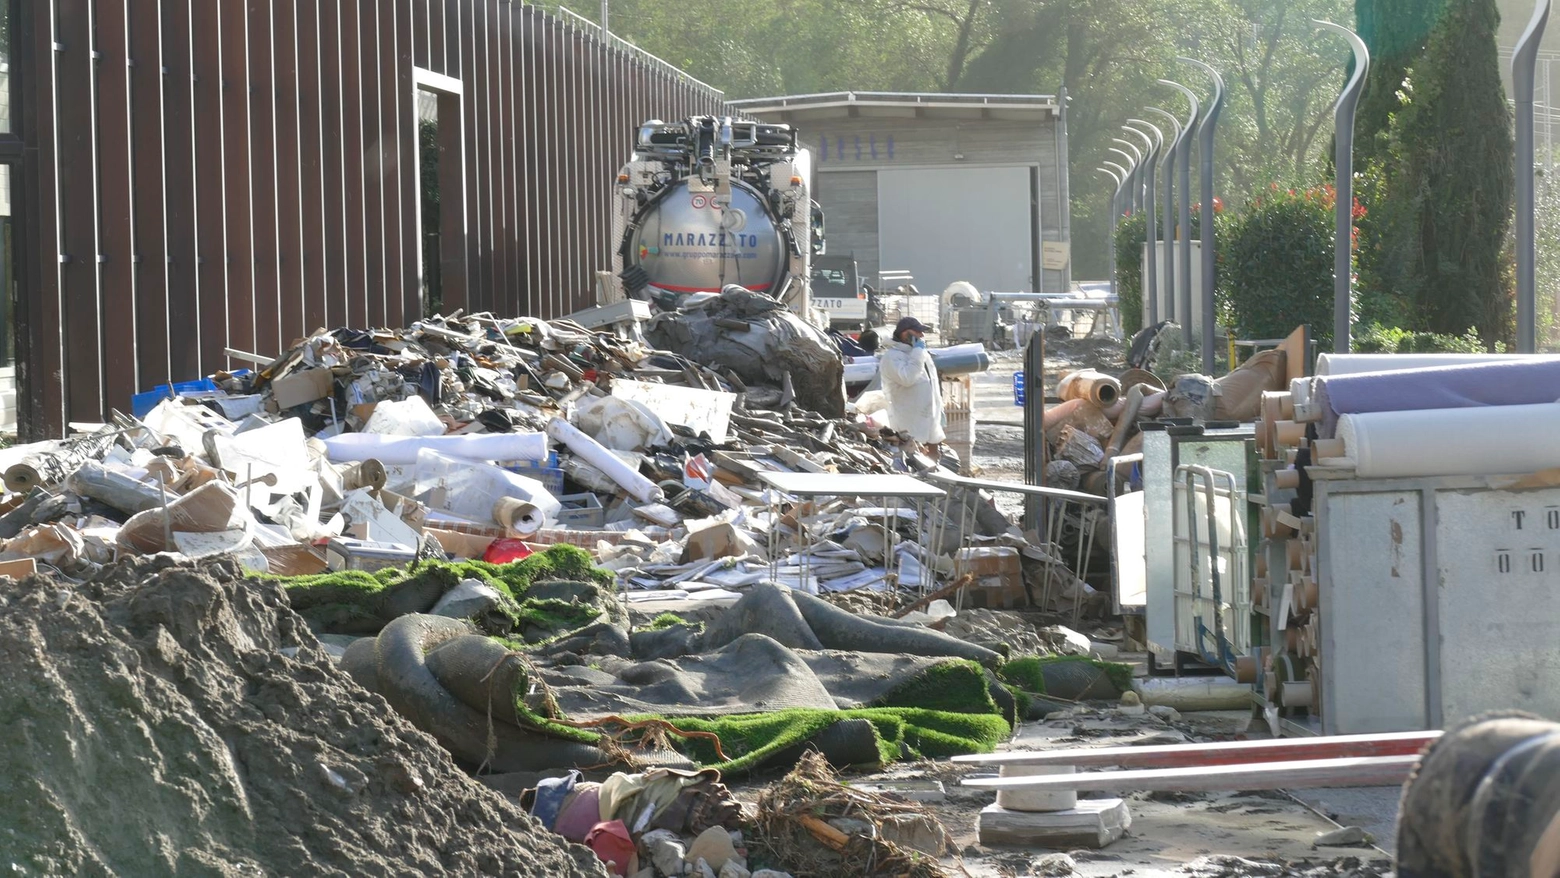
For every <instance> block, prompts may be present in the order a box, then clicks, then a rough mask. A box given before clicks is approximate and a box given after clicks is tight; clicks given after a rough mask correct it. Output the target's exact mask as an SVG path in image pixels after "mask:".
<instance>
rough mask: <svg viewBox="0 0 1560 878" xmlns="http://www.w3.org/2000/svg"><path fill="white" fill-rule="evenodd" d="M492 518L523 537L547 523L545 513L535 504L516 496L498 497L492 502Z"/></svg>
mask: <svg viewBox="0 0 1560 878" xmlns="http://www.w3.org/2000/svg"><path fill="white" fill-rule="evenodd" d="M493 520H494V521H496V522H498V523H499V524H501V525H503V526H504V527H506V528H508V529H509V530H510V531H512V532H514V533H516V534H519V535H520V536H523V537H528V536H531V535H532V534H535V533H536V532H537V531H539V530H541V529H542V525H544V524H546V523H547V515H546V513H544V512H542V510H541V509H538V508H537V506H536V504H534V503H530V502H528V501H525V500H521V499H519V498H516V497H500V498H499V499H498V502H496V503H494V504H493Z"/></svg>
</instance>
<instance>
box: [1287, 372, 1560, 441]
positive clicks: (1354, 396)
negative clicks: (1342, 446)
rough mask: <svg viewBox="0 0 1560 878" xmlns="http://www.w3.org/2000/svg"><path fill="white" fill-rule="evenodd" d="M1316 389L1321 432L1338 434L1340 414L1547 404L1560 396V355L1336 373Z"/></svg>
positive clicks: (1323, 433)
mask: <svg viewBox="0 0 1560 878" xmlns="http://www.w3.org/2000/svg"><path fill="white" fill-rule="evenodd" d="M1315 394H1316V401H1317V402H1318V403H1319V404H1321V405H1322V407H1323V411H1322V417H1323V421H1322V427H1321V432H1320V435H1321V436H1323V437H1324V438H1325V437H1330V436H1334V435H1336V425H1337V422H1338V416H1339V415H1357V414H1365V413H1368V412H1404V411H1415V410H1422V409H1460V408H1477V407H1482V406H1511V405H1542V404H1544V403H1549V402H1554V401H1556V400H1560V358H1555V359H1544V358H1540V357H1523V358H1521V359H1514V360H1513V359H1508V360H1504V361H1500V362H1485V363H1470V364H1467V365H1457V366H1437V367H1431V368H1425V369H1409V370H1405V371H1397V372H1362V373H1358V374H1353V375H1333V376H1328V377H1326V378H1318V379H1317V380H1316V388H1315Z"/></svg>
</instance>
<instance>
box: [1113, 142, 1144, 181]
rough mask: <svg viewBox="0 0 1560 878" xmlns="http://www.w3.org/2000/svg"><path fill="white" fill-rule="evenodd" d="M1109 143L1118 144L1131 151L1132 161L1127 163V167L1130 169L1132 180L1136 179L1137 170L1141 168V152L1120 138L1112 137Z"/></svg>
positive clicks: (1133, 144) (1131, 143)
mask: <svg viewBox="0 0 1560 878" xmlns="http://www.w3.org/2000/svg"><path fill="white" fill-rule="evenodd" d="M1111 142H1112V143H1119V144H1121V145H1122V146H1124V147H1126V148H1127V149H1130V150H1132V155H1133V159H1132V161H1130V162H1128V163H1127V167H1128V168H1131V171H1132V176H1133V177H1134V178H1135V177H1137V175H1138V173H1139V169H1140V168H1142V166H1143V151H1142V150H1141V149H1138V148H1137V144H1135V143H1133V142H1132V141H1130V140H1124V139H1122V138H1120V137H1112V138H1111Z"/></svg>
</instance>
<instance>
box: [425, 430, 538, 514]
mask: <svg viewBox="0 0 1560 878" xmlns="http://www.w3.org/2000/svg"><path fill="white" fill-rule="evenodd" d="M417 499H418V501H420V502H422V503H425V504H427V505H428V506H429V507H430V508H433V509H443V510H446V511H448V512H452V513H454V514H455V515H458V516H460V517H462V518H467V519H470V520H472V521H492V520H495V512H496V511H497V510H496V507H497V506H498V505H499V501H501V500H505V499H513V500H519V501H522V502H523V503H524V504H525V505H526V506H528V507H530V508H529V509H528V510H526V511H524V512H519V511H518V510H516V512H519V514H518V516H514V515H511V516H508V517H509V518H510V520H509V521H503V522H500V523H501V524H503V525H504V526H506V527H511V526H512V527H513V528H514V529H515V530H516V531H518V532H520V533H535V532H536V531H538V530H541V528H542V526H543V524H545V523H548V522H555V521H557V520H558V512H559V511H560V510H562V509H563V504H562V503H559V502H558V499H557V498H556V497H554V496H553V495H552V494H551V493H550V492H549V491H548V490H547V489H546V488H545V487H543V485H542V483H541V482H538V481H537V480H535V479H528V478H526V477H525V476H522V475H520V474H518V473H512V472H509V471H508V470H505V469H500V468H499V467H496V466H493V465H492V464H485V463H476V462H473V461H469V460H460V459H458V458H454V457H445V456H444V455H442V454H439V453H438V452H435V451H430V450H428V449H426V448H424V449H423V450H422V451H419V452H418V453H417Z"/></svg>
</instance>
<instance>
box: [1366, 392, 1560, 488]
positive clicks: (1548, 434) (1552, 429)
mask: <svg viewBox="0 0 1560 878" xmlns="http://www.w3.org/2000/svg"><path fill="white" fill-rule="evenodd" d="M1557 434H1560V403H1545V404H1543V405H1506V406H1490V407H1485V408H1463V409H1423V410H1420V411H1409V412H1372V413H1369V414H1362V415H1343V416H1341V417H1340V418H1339V419H1338V438H1340V439H1342V440H1343V445H1344V449H1345V454H1346V455H1347V459H1348V460H1350V461H1352V462H1353V464H1354V470H1355V474H1356V475H1357V476H1359V477H1360V478H1369V479H1391V478H1405V477H1411V476H1457V475H1469V476H1480V475H1501V474H1507V473H1511V474H1515V473H1530V472H1537V471H1539V470H1543V469H1550V468H1552V467H1560V443H1556V442H1553V441H1551V438H1552V437H1554V436H1555V435H1557Z"/></svg>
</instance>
